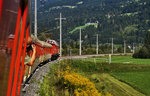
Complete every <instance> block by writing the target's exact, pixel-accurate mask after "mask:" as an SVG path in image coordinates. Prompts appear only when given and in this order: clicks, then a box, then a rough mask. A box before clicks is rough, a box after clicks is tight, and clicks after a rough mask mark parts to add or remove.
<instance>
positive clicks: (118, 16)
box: [38, 0, 150, 44]
mask: <svg viewBox="0 0 150 96" xmlns="http://www.w3.org/2000/svg"><path fill="white" fill-rule="evenodd" d="M149 10H150V1H149V0H124V1H123V0H63V1H58V2H55V3H53V4H48V5H46V6H45V7H44V8H40V9H39V12H38V13H39V14H38V17H39V21H38V24H39V25H38V26H39V32H43V31H45V30H50V32H49V33H51V34H53V37H54V38H55V39H56V40H59V35H58V34H59V29H58V26H59V21H58V20H55V18H57V17H59V13H60V12H61V13H62V16H63V17H65V18H66V20H65V21H63V40H64V41H66V42H67V41H69V40H70V39H73V40H75V41H76V40H78V38H79V32H78V31H76V32H74V33H73V34H70V31H72V30H73V29H74V28H76V27H78V26H83V25H85V24H86V23H95V22H97V21H98V22H99V23H98V27H97V28H95V27H94V26H89V27H87V28H85V29H84V30H83V32H82V38H83V40H84V41H86V42H88V44H89V43H95V38H93V35H95V34H100V42H101V43H107V42H110V38H112V37H114V42H115V43H122V41H123V40H124V39H125V40H126V41H127V43H129V44H132V43H133V42H136V43H142V42H143V41H144V37H145V34H146V32H147V30H148V29H150V28H149V26H150V16H149V15H150V12H149ZM85 35H88V38H84V36H85ZM83 44H84V42H83Z"/></svg>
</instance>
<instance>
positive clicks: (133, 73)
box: [39, 56, 150, 96]
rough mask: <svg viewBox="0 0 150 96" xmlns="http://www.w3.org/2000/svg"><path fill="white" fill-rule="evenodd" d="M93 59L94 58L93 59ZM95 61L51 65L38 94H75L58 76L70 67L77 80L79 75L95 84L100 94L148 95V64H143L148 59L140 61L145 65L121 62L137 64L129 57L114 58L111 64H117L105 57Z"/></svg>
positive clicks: (61, 77)
mask: <svg viewBox="0 0 150 96" xmlns="http://www.w3.org/2000/svg"><path fill="white" fill-rule="evenodd" d="M94 58H96V59H95V60H94ZM94 58H88V59H80V60H67V61H65V62H60V63H58V64H55V65H53V66H51V72H50V73H49V74H48V76H46V77H45V79H44V82H43V83H42V84H41V88H40V91H39V93H40V95H41V96H46V94H47V96H49V94H51V95H52V96H69V95H67V94H74V92H75V89H74V87H71V89H70V87H69V86H70V85H69V84H71V83H69V82H68V80H67V82H68V83H66V82H65V84H64V81H65V79H64V78H63V75H62V74H61V72H64V71H65V70H66V67H67V66H70V68H71V70H72V71H73V72H74V73H76V74H78V75H79V77H80V76H82V77H83V78H87V79H89V81H90V82H92V83H94V85H95V88H96V89H97V92H99V93H101V94H104V95H106V94H108V93H110V94H112V95H113V96H144V95H143V94H141V93H140V92H142V93H145V94H146V95H148V96H149V92H148V90H150V88H149V87H148V86H150V85H149V84H150V83H149V81H148V80H150V79H149V78H150V75H149V73H150V71H149V70H150V65H149V64H148V63H146V61H148V59H146V60H145V61H144V59H143V62H145V63H144V64H141V63H139V62H138V63H139V64H131V63H124V62H129V61H133V62H136V60H133V59H132V58H131V57H129V56H113V57H112V60H113V61H112V62H119V63H112V64H108V63H107V61H108V60H107V59H108V57H98V58H97V57H94ZM120 59H122V60H120ZM118 60H119V61H118ZM69 73H70V72H69ZM109 74H111V75H112V76H114V77H115V78H114V77H112V76H111V75H109ZM69 76H70V75H69ZM73 77H74V76H73ZM77 77H78V76H77ZM116 78H117V79H119V80H117V79H116ZM76 80H77V79H76ZM76 80H75V81H76ZM121 81H123V82H121ZM124 82H126V83H127V84H126V83H124ZM128 84H129V85H130V86H129V85H128ZM68 85H69V86H68ZM71 85H73V84H71ZM73 86H74V85H73ZM131 86H132V87H131ZM72 88H73V89H72ZM75 88H79V87H75ZM133 88H134V89H133ZM135 89H137V90H138V91H140V92H138V91H136V90H135ZM71 90H74V91H71ZM79 90H80V88H79ZM84 91H85V90H84ZM80 92H81V91H80ZM80 96H83V95H80Z"/></svg>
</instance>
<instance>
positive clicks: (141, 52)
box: [133, 46, 150, 58]
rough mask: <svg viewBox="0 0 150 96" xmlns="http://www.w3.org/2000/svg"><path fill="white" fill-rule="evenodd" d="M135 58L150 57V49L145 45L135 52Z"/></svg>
mask: <svg viewBox="0 0 150 96" xmlns="http://www.w3.org/2000/svg"><path fill="white" fill-rule="evenodd" d="M133 58H150V54H149V50H148V49H147V48H146V47H145V46H144V47H142V48H141V49H140V50H139V51H136V52H135V53H134V54H133Z"/></svg>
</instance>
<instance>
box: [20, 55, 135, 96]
mask: <svg viewBox="0 0 150 96" xmlns="http://www.w3.org/2000/svg"><path fill="white" fill-rule="evenodd" d="M107 55H109V54H99V55H81V56H64V57H60V58H58V59H57V60H55V61H51V60H46V61H44V62H42V63H40V64H39V65H38V66H37V67H36V68H35V70H34V71H33V72H32V73H31V75H30V77H29V79H28V80H27V81H26V82H25V83H24V84H23V86H22V87H23V88H22V90H21V91H22V92H21V96H39V95H38V94H37V93H36V92H37V91H38V88H39V87H40V83H42V82H43V77H44V76H45V75H46V74H47V73H48V72H49V71H50V66H51V65H52V64H55V63H57V62H59V61H61V60H65V59H83V58H88V57H93V56H107ZM113 55H115V56H117V55H118V56H119V55H124V54H113ZM126 55H132V54H131V53H128V54H126ZM36 63H37V62H36Z"/></svg>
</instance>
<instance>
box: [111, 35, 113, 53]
mask: <svg viewBox="0 0 150 96" xmlns="http://www.w3.org/2000/svg"><path fill="white" fill-rule="evenodd" d="M113 53H114V39H113V38H112V50H111V54H113Z"/></svg>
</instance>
